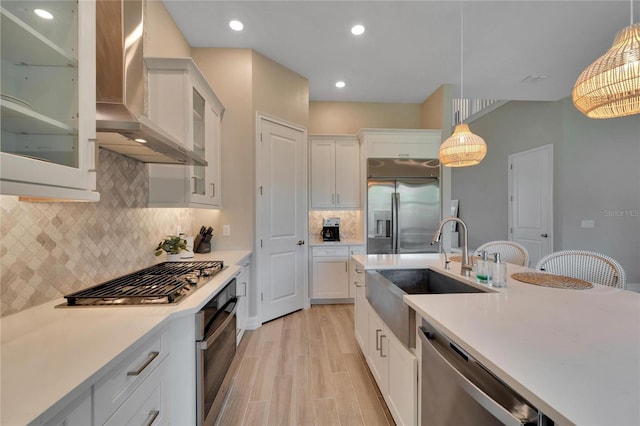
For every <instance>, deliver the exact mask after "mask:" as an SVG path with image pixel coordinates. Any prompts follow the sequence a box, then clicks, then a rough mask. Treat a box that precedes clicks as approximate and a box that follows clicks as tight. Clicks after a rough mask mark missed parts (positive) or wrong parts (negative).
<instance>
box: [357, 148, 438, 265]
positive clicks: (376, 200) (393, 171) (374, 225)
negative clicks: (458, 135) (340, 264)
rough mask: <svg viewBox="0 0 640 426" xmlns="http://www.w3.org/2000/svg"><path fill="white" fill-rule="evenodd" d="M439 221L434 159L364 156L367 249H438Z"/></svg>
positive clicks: (386, 251) (387, 251) (373, 251)
mask: <svg viewBox="0 0 640 426" xmlns="http://www.w3.org/2000/svg"><path fill="white" fill-rule="evenodd" d="M439 223H440V162H439V161H438V160H437V159H423V160H420V159H398V158H370V159H368V160H367V253H368V254H397V253H437V252H438V245H431V241H432V240H433V235H434V233H435V231H436V229H437V228H438V224H439Z"/></svg>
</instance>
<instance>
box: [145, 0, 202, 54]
mask: <svg viewBox="0 0 640 426" xmlns="http://www.w3.org/2000/svg"><path fill="white" fill-rule="evenodd" d="M144 4H145V26H144V30H145V37H144V50H145V56H156V57H158V56H159V57H179V58H186V57H189V56H191V46H189V43H187V40H185V38H184V36H183V35H182V32H181V31H180V30H179V29H178V26H177V25H176V23H175V22H174V20H173V18H172V17H171V15H169V12H168V11H167V9H166V7H165V6H164V3H162V1H160V0H147V1H146V2H145V3H144Z"/></svg>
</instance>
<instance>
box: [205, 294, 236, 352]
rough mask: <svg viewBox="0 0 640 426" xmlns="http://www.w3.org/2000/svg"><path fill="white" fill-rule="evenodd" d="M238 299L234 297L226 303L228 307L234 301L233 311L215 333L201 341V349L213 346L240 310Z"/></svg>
mask: <svg viewBox="0 0 640 426" xmlns="http://www.w3.org/2000/svg"><path fill="white" fill-rule="evenodd" d="M237 301H238V300H237V299H236V298H235V297H234V298H233V299H231V300H229V301H228V302H227V303H226V304H225V307H226V306H229V304H230V303H233V310H232V311H231V313H230V314H229V316H228V317H227V319H225V320H224V322H223V323H222V324H221V325H220V327H218V329H217V330H216V331H215V332H213V334H211V335H210V336H209V337H207V339H206V340H204V341H202V342H199V344H200V349H201V350H205V349H207V348H208V347H209V346H211V345H212V344H213V342H214V341H215V340H216V339H217V338H218V336H220V334H222V332H223V331H224V329H225V328H227V326H228V325H229V323H230V322H231V321H232V320H233V318H234V317H235V316H236V311H237V310H238V304H237V303H236V302H237ZM212 321H213V319H212Z"/></svg>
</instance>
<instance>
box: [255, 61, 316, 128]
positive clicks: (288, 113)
mask: <svg viewBox="0 0 640 426" xmlns="http://www.w3.org/2000/svg"><path fill="white" fill-rule="evenodd" d="M252 70H253V74H252V77H253V109H254V111H257V112H264V113H268V114H269V115H271V116H274V117H277V118H280V119H283V120H286V121H289V122H291V123H294V124H297V125H299V126H302V127H305V128H306V127H307V125H308V122H309V80H307V79H306V78H304V77H302V76H301V75H299V74H296V73H295V72H293V71H291V70H289V69H288V68H285V67H283V66H282V65H280V64H278V63H277V62H274V61H272V60H271V59H269V58H267V57H266V56H263V55H261V54H260V53H258V52H255V51H253V52H252Z"/></svg>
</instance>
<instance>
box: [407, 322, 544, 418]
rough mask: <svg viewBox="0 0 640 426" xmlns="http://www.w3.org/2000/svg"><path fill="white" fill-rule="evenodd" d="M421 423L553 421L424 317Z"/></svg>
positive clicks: (422, 331)
mask: <svg viewBox="0 0 640 426" xmlns="http://www.w3.org/2000/svg"><path fill="white" fill-rule="evenodd" d="M418 335H419V336H420V339H421V340H422V377H421V378H422V385H421V389H422V398H421V403H422V405H421V407H422V411H421V413H422V414H421V419H420V423H421V425H422V426H444V425H456V426H464V425H469V426H471V425H473V426H484V425H503V424H504V425H540V426H549V425H553V422H552V421H551V420H550V419H549V418H547V417H546V416H545V415H543V414H542V413H540V412H539V411H538V410H537V409H536V408H535V407H534V406H533V405H531V404H530V403H529V402H528V401H526V400H525V399H524V398H523V397H522V396H521V395H519V394H518V393H517V392H516V391H514V390H513V389H511V388H509V387H508V386H507V385H506V384H505V383H504V382H502V381H501V380H500V379H498V378H497V377H496V376H494V375H493V374H492V373H491V372H489V370H487V369H486V368H485V367H484V366H483V365H482V364H480V363H479V362H478V361H477V360H476V359H474V358H473V357H471V356H470V355H469V354H468V353H466V352H465V351H464V350H463V349H461V348H460V347H459V346H458V345H456V344H455V343H454V342H453V341H451V340H450V339H449V338H448V337H447V336H445V335H444V334H442V333H441V332H440V331H439V330H438V329H436V328H435V327H433V326H432V325H431V324H429V323H428V322H426V321H425V320H423V321H422V327H420V333H418Z"/></svg>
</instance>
